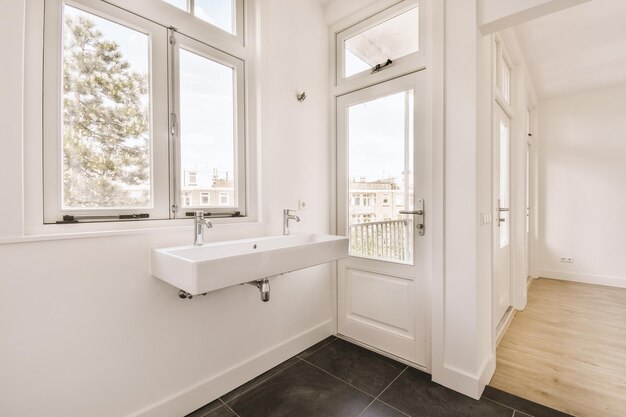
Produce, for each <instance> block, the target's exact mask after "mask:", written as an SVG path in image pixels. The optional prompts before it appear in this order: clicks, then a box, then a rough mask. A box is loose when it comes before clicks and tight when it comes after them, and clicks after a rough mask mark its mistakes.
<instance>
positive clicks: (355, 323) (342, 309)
mask: <svg viewBox="0 0 626 417" xmlns="http://www.w3.org/2000/svg"><path fill="white" fill-rule="evenodd" d="M408 89H413V91H414V126H413V132H412V133H413V134H412V136H413V137H414V148H413V149H414V151H413V153H414V155H413V157H414V173H413V175H414V196H413V199H414V202H413V205H414V207H416V203H417V200H418V199H425V200H429V199H430V196H429V195H427V190H428V189H429V187H428V184H427V183H428V181H429V178H430V176H429V174H428V172H426V171H427V170H428V166H427V165H426V163H425V161H426V160H427V156H426V149H427V145H426V142H427V131H428V129H427V128H426V119H425V117H426V109H425V107H426V105H427V103H426V74H425V73H424V72H421V71H420V72H414V73H411V74H408V75H405V76H402V77H399V78H395V79H393V80H389V81H385V82H383V83H379V84H375V85H373V86H370V87H367V88H364V89H361V90H357V91H354V92H352V93H348V94H345V95H342V96H340V97H338V98H337V104H336V105H337V226H338V229H337V232H338V234H345V233H346V231H347V230H348V224H349V222H348V207H349V203H350V202H349V200H348V186H349V173H348V165H347V164H348V126H347V121H348V117H347V114H346V113H343V114H340V112H342V111H347V108H348V106H351V105H356V104H358V103H361V102H367V101H369V100H372V99H376V98H378V97H384V96H387V95H390V94H394V93H396V92H400V91H405V90H408ZM427 216H428V213H425V216H424V218H425V219H427ZM427 227H428V225H426V228H427ZM412 232H413V234H414V238H413V243H414V244H413V253H414V262H413V264H412V265H409V264H401V263H396V262H391V261H385V260H377V259H368V258H361V257H349V258H347V259H346V260H341V261H340V262H339V263H338V268H339V271H338V275H339V276H338V331H339V333H341V334H344V335H346V336H348V337H351V338H353V339H356V340H357V341H360V342H362V343H365V344H367V345H370V346H373V347H374V348H377V349H379V350H382V351H384V352H388V353H390V354H391V355H395V356H398V357H400V358H402V359H404V360H406V361H409V362H411V363H414V364H416V365H418V366H421V367H423V368H427V366H428V360H427V352H428V348H427V340H429V338H428V335H427V331H428V329H429V326H428V318H429V313H428V309H427V306H428V302H427V299H428V296H427V289H428V288H429V285H428V282H427V281H429V279H430V277H429V274H428V263H427V262H426V257H427V256H428V253H429V250H430V243H429V240H430V234H429V233H428V229H426V233H425V234H424V236H420V235H419V234H418V233H417V231H416V229H415V228H414V226H413V230H412ZM350 271H352V272H350ZM353 279H361V280H362V281H363V280H365V279H369V280H370V285H373V284H374V283H375V282H376V281H377V280H378V283H379V284H378V285H382V284H380V283H382V282H384V281H387V285H389V287H388V288H389V289H392V288H394V287H395V289H396V290H397V291H398V293H397V295H400V294H401V293H402V292H403V291H406V293H405V296H406V297H408V298H406V299H405V300H404V301H403V302H405V303H406V304H405V306H406V310H405V313H404V314H405V317H404V318H405V319H406V328H404V329H402V328H401V327H397V328H393V327H390V326H389V325H388V323H384V322H382V321H381V322H377V321H376V317H365V316H356V315H355V314H353V311H352V310H351V300H352V295H351V291H352V290H353V289H354V288H353V287H352V284H351V282H352V281H351V280H353ZM363 282H365V281H363ZM403 287H404V290H403V289H402V288H403ZM372 296H375V294H372ZM388 308H389V309H392V308H393V306H389V307H388Z"/></svg>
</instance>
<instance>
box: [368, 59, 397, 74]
mask: <svg viewBox="0 0 626 417" xmlns="http://www.w3.org/2000/svg"><path fill="white" fill-rule="evenodd" d="M391 64H393V61H392V60H391V59H388V60H387V61H385V63H384V64H376V65H375V66H374V68H372V74H374V73H376V72H378V71H380V70H382V69H384V68H386V67H388V66H389V65H391Z"/></svg>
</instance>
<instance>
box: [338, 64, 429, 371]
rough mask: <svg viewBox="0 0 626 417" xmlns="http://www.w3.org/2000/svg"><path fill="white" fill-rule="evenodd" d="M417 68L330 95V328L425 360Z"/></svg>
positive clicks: (423, 229)
mask: <svg viewBox="0 0 626 417" xmlns="http://www.w3.org/2000/svg"><path fill="white" fill-rule="evenodd" d="M423 78H424V74H423V73H420V72H417V73H414V74H409V75H406V76H403V77H400V78H397V79H394V80H391V81H387V82H385V83H382V84H378V85H374V86H371V87H368V88H365V89H362V90H358V91H355V92H353V93H350V94H346V95H344V96H341V97H338V98H337V161H338V164H337V168H338V169H337V171H338V172H337V194H338V195H337V203H338V206H337V207H338V213H337V223H338V231H339V233H340V234H342V233H343V234H345V235H347V236H349V238H350V256H349V257H348V258H347V259H344V260H342V261H340V262H339V264H338V265H339V274H338V277H339V289H338V297H339V298H338V314H339V320H338V325H339V333H341V334H343V335H345V336H348V337H350V338H353V339H355V340H358V341H360V342H363V343H365V344H367V345H370V346H372V347H375V348H377V349H380V350H382V351H385V352H388V353H391V354H393V355H396V356H399V357H401V358H404V359H406V360H409V361H411V362H414V363H417V364H421V365H425V360H426V358H425V349H426V346H425V338H426V337H425V316H426V308H425V302H426V298H425V289H426V285H425V282H426V276H425V268H424V266H423V265H424V253H425V250H426V244H427V239H428V236H429V234H428V229H427V227H428V225H427V224H425V223H424V219H425V218H426V219H427V218H428V213H424V208H423V206H424V198H425V197H426V196H425V195H424V182H425V181H424V178H425V174H426V173H425V172H424V170H425V164H424V143H425V140H424V139H425V138H424V132H425V129H424V126H425V125H424V120H423V113H424V110H423V103H424V82H423Z"/></svg>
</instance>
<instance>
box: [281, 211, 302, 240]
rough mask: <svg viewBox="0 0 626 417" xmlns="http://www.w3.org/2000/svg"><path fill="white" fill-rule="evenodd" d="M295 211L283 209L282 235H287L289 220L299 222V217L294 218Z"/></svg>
mask: <svg viewBox="0 0 626 417" xmlns="http://www.w3.org/2000/svg"><path fill="white" fill-rule="evenodd" d="M291 213H295V210H289V209H284V210H283V235H288V234H289V220H295V221H297V222H299V221H300V217H298V216H296V215H295V214H291Z"/></svg>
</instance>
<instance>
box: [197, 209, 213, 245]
mask: <svg viewBox="0 0 626 417" xmlns="http://www.w3.org/2000/svg"><path fill="white" fill-rule="evenodd" d="M205 226H206V227H207V229H210V228H211V227H213V223H211V220H209V219H205V218H204V212H203V211H196V212H195V217H194V228H193V245H194V246H202V245H204V227H205Z"/></svg>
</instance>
